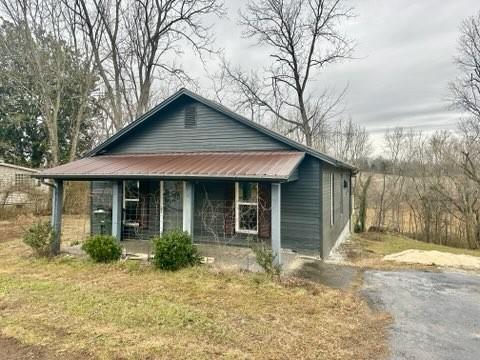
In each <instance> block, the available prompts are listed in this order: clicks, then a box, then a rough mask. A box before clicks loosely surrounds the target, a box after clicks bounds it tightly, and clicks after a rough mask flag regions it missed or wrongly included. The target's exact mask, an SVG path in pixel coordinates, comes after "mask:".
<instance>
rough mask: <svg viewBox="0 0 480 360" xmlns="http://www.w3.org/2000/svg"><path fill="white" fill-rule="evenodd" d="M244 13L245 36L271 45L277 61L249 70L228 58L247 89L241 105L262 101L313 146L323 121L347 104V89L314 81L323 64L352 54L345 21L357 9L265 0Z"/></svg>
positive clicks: (336, 3) (334, 3)
mask: <svg viewBox="0 0 480 360" xmlns="http://www.w3.org/2000/svg"><path fill="white" fill-rule="evenodd" d="M240 15H241V24H242V25H243V26H244V28H245V31H244V36H245V37H247V38H253V39H256V40H257V43H258V45H262V46H265V47H266V48H267V49H269V51H270V54H269V55H270V58H271V59H272V62H271V64H270V65H269V67H268V68H266V69H264V71H263V73H258V72H251V73H248V72H245V71H244V70H242V69H241V68H239V67H233V66H232V65H231V64H229V63H228V62H227V61H223V73H224V74H225V75H226V77H228V78H229V79H230V80H231V81H232V82H233V83H234V85H235V88H236V90H235V91H236V93H237V94H238V95H241V96H240V97H238V98H239V99H241V100H239V101H238V102H237V104H236V105H237V108H238V107H242V106H243V107H244V108H250V109H252V108H253V109H254V108H255V107H257V106H258V107H259V108H261V109H262V110H264V111H267V112H269V113H270V114H272V115H273V117H274V119H276V120H278V121H282V122H284V123H285V124H286V126H287V129H286V131H285V133H286V134H291V133H294V132H295V131H297V130H300V134H301V136H302V137H303V139H302V141H304V142H305V143H306V144H307V145H309V146H312V145H313V143H314V137H315V135H316V134H318V133H319V131H320V130H321V128H322V124H324V123H325V122H326V121H327V120H329V119H331V118H333V117H335V116H336V115H338V114H339V113H340V112H341V110H342V106H341V102H342V99H343V95H344V91H343V92H342V93H341V94H340V95H333V93H332V92H331V91H324V92H319V91H318V90H317V91H315V89H313V88H312V82H313V80H315V79H316V76H317V75H318V71H319V70H321V69H323V68H324V67H326V66H327V65H329V64H333V63H336V62H339V61H342V60H344V59H347V58H349V57H350V55H351V53H352V51H353V42H352V41H350V40H349V39H348V38H347V37H346V36H345V35H344V34H343V33H342V32H341V31H340V30H339V24H340V23H341V22H342V21H344V20H345V19H348V18H349V17H351V16H352V10H351V9H350V8H348V7H345V6H344V5H343V1H341V0H308V1H304V0H261V1H250V2H248V4H247V7H246V10H245V12H244V13H241V14H240Z"/></svg>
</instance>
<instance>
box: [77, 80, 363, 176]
mask: <svg viewBox="0 0 480 360" xmlns="http://www.w3.org/2000/svg"><path fill="white" fill-rule="evenodd" d="M182 97H189V98H191V99H193V100H196V101H198V102H199V103H201V104H203V105H205V106H208V107H210V108H212V109H214V110H216V111H218V112H220V113H222V114H224V115H225V116H228V117H229V118H231V119H233V120H236V121H238V122H240V123H242V124H244V125H246V126H248V127H250V128H252V129H255V130H257V131H259V132H260V133H262V134H265V135H267V136H269V137H271V138H273V139H275V140H277V141H279V142H281V143H284V144H286V145H288V146H290V147H292V148H293V149H296V150H299V151H302V152H305V153H306V154H309V155H311V156H313V157H315V158H317V159H319V160H322V161H324V162H326V163H328V164H330V165H332V166H335V167H341V168H345V169H349V170H355V167H354V166H352V165H350V164H347V163H345V162H343V161H340V160H337V159H335V158H333V157H331V156H329V155H326V154H323V153H321V152H319V151H317V150H315V149H312V148H311V147H309V146H305V145H303V144H301V143H299V142H297V141H294V140H292V139H290V138H287V137H286V136H283V135H281V134H279V133H277V132H275V131H273V130H270V129H268V128H267V127H265V126H263V125H260V124H258V123H256V122H253V121H251V120H249V119H247V118H246V117H244V116H241V115H239V114H237V113H235V112H233V111H232V110H230V109H228V108H227V107H225V106H223V105H221V104H219V103H217V102H214V101H212V100H208V99H206V98H204V97H203V96H200V95H198V94H196V93H194V92H192V91H190V90H187V89H185V88H182V89H180V90H178V91H177V92H176V93H175V94H173V95H171V96H170V97H168V98H167V99H165V100H164V101H162V102H161V103H160V104H158V105H157V106H155V107H154V108H152V109H151V110H149V111H147V112H146V113H145V114H143V115H142V116H140V117H139V118H138V119H136V120H135V121H133V122H132V123H130V124H129V125H127V126H125V127H124V128H123V129H121V130H119V131H118V132H117V133H116V134H114V135H113V136H111V137H110V138H108V139H107V140H105V141H104V142H103V143H101V144H100V145H98V146H97V147H95V148H94V149H93V150H91V151H90V152H88V153H87V154H86V155H85V157H90V156H95V155H98V154H99V153H100V152H101V151H102V150H104V149H105V148H107V147H108V146H110V145H112V144H113V143H115V142H116V141H118V140H119V139H120V138H122V137H124V136H125V135H127V134H128V133H130V132H131V131H132V130H133V129H135V128H136V127H137V126H139V125H140V124H142V123H144V122H145V121H147V120H148V119H150V118H151V117H152V116H153V115H155V114H157V113H158V112H160V111H162V110H163V109H164V108H166V107H167V106H168V105H170V104H172V103H173V102H175V101H177V100H178V99H180V98H182Z"/></svg>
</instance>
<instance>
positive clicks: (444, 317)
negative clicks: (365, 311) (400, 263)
mask: <svg viewBox="0 0 480 360" xmlns="http://www.w3.org/2000/svg"><path fill="white" fill-rule="evenodd" d="M364 280H365V281H364V288H363V293H364V295H366V297H367V299H368V300H369V301H370V302H371V303H372V305H374V306H376V307H378V308H380V309H384V310H386V311H388V312H390V313H391V314H392V316H393V319H394V321H393V325H392V328H391V334H390V335H391V336H390V348H391V359H394V360H397V359H402V360H405V359H408V360H410V359H415V360H424V359H425V360H429V359H432V360H434V359H435V360H447V359H448V360H451V359H456V360H463V359H465V360H470V359H471V360H478V359H480V276H477V275H471V274H464V273H456V272H443V273H433V272H423V271H388V272H386V271H366V272H365V274H364Z"/></svg>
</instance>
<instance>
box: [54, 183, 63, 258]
mask: <svg viewBox="0 0 480 360" xmlns="http://www.w3.org/2000/svg"><path fill="white" fill-rule="evenodd" d="M62 208H63V180H54V183H53V191H52V220H51V223H52V230H53V232H54V241H53V243H52V252H53V254H58V253H60V243H61V241H62Z"/></svg>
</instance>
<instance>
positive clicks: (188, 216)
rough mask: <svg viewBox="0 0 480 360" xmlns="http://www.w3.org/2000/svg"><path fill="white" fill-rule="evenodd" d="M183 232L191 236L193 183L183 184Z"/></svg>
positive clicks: (185, 182) (186, 182)
mask: <svg viewBox="0 0 480 360" xmlns="http://www.w3.org/2000/svg"><path fill="white" fill-rule="evenodd" d="M183 231H186V232H187V233H189V234H190V235H192V234H193V183H192V182H191V181H184V182H183Z"/></svg>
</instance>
